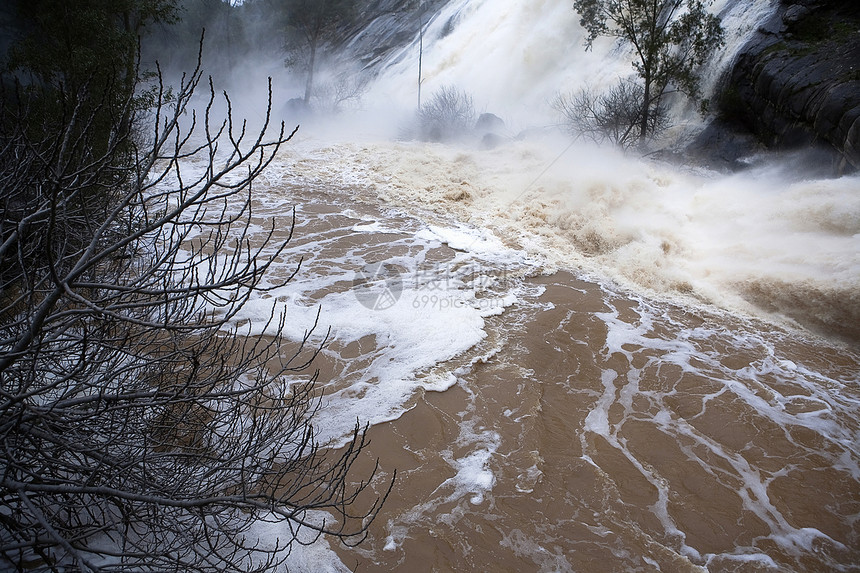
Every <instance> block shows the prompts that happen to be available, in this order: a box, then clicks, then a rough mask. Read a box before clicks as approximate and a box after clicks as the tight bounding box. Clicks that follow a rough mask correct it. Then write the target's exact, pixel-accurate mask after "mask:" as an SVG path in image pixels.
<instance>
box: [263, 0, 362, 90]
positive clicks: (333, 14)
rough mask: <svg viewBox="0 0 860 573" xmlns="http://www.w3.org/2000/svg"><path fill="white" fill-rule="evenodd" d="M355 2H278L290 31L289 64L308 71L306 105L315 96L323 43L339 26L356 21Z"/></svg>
mask: <svg viewBox="0 0 860 573" xmlns="http://www.w3.org/2000/svg"><path fill="white" fill-rule="evenodd" d="M355 4H356V0H282V1H281V2H279V5H280V9H281V10H282V11H283V12H282V13H283V15H284V16H283V17H284V22H285V25H286V28H287V47H288V49H289V50H290V52H291V58H290V59H289V60H288V63H291V64H295V65H299V66H301V67H302V68H303V69H304V71H305V77H306V81H305V95H304V102H305V105H308V104H309V103H310V101H311V97H312V96H313V90H314V71H315V67H316V64H317V59H318V57H319V50H320V49H321V48H322V46H323V44H324V43H325V42H326V41H328V40H331V39H332V36H333V35H334V34H335V33H336V31H337V30H338V28H339V27H342V26H345V25H346V24H348V23H349V21H350V20H351V19H352V18H353V16H354V14H355V12H354V10H355Z"/></svg>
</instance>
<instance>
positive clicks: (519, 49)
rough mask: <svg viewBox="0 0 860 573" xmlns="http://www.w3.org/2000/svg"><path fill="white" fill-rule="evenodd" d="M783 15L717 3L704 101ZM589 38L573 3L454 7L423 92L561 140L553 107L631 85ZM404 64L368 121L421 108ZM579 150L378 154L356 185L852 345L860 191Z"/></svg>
mask: <svg viewBox="0 0 860 573" xmlns="http://www.w3.org/2000/svg"><path fill="white" fill-rule="evenodd" d="M777 4H778V3H777V2H776V1H775V0H757V1H755V2H740V1H735V0H722V1H720V2H716V3H714V5H713V6H712V9H713V10H714V12H715V13H718V14H719V15H720V16H721V17H722V18H723V22H724V27H725V28H726V45H725V47H724V48H722V49H720V50H719V51H717V52H716V53H715V55H714V57H713V58H712V61H711V62H710V63H709V64H708V65H707V66H706V67H705V69H704V70H703V71H702V79H703V88H704V90H705V95H706V96H707V95H711V94H709V93H708V91H709V90H710V91H713V90H714V89H716V86H717V82H718V80H719V78H720V76H721V74H722V73H723V72H724V70H725V69H726V67H727V66H728V65H730V64H731V62H732V61H733V59H734V58H735V57H736V56H737V52H738V51H739V50H740V49H741V47H742V46H743V44H744V43H745V42H746V41H747V40H748V39H749V37H750V35H751V34H753V33H755V32H756V29H757V27H758V25H759V24H760V23H761V22H762V21H763V20H764V19H766V18H768V17H770V16H771V14H772V12H773V10H774V8H775V7H776V5H777ZM583 38H584V32H583V30H582V28H581V27H580V25H579V24H578V16H577V14H576V13H575V12H574V11H573V9H572V7H571V5H570V3H569V2H567V1H565V0H541V1H538V2H534V1H526V0H504V1H499V0H494V1H489V0H455V1H452V2H450V3H449V4H448V5H447V6H446V7H445V8H444V9H443V10H442V11H441V12H440V14H439V15H438V16H437V17H436V18H435V19H434V20H433V21H432V22H431V23H430V24H429V26H428V29H427V32H426V34H425V43H424V46H425V47H424V55H423V60H424V64H423V67H424V84H423V91H424V93H432V92H433V90H434V89H438V88H440V87H442V86H446V85H452V86H455V87H457V88H458V89H462V90H465V91H466V92H468V93H471V94H472V95H473V98H474V102H475V106H476V108H477V109H478V111H488V112H493V113H496V114H497V115H500V116H501V117H502V118H503V119H504V120H505V121H506V122H507V125H508V135H510V136H513V135H515V134H516V133H518V132H520V130H522V129H525V128H528V127H534V126H547V125H551V124H553V123H556V122H557V121H558V118H557V117H555V116H554V115H553V111H552V106H551V105H550V102H551V100H552V98H553V97H554V95H555V94H558V93H559V92H565V91H570V90H574V89H576V88H578V87H581V86H584V85H589V86H592V87H595V88H600V87H601V86H605V85H608V84H610V83H613V82H615V81H617V79H618V78H619V77H625V76H629V75H630V74H631V73H632V67H631V65H630V62H631V61H632V56H631V54H630V48H629V47H628V46H625V45H623V44H621V43H618V42H615V41H613V40H611V39H607V38H599V39H598V40H597V41H596V42H595V43H594V46H593V49H592V50H591V51H586V50H585V49H584V45H583ZM405 50H406V52H404V53H401V54H398V55H396V56H395V57H394V58H392V63H391V64H390V65H388V66H387V67H386V68H385V69H384V70H383V72H382V73H381V75H380V77H379V79H378V80H377V81H376V83H375V84H374V86H373V88H372V89H371V92H370V94H369V95H368V98H367V101H368V105H369V106H370V107H373V106H375V105H378V104H382V105H384V106H385V107H386V108H387V109H391V108H396V107H397V106H400V107H401V108H404V107H405V108H408V107H409V106H410V105H411V106H414V101H415V99H414V96H415V92H416V90H417V86H416V82H417V46H416V45H413V46H410V47H408V48H406V49H405ZM410 53H411V56H409V54H410ZM674 111H675V113H676V114H677V115H676V117H675V118H674V120H675V122H676V123H677V124H678V125H679V126H681V127H679V128H678V129H676V130H675V132H674V136H675V137H676V138H677V137H678V136H679V135H680V134H681V133H683V132H684V131H685V128H689V129H686V131H688V132H689V131H690V130H691V129H693V130H694V129H696V128H700V127H701V126H702V124H703V123H702V122H703V118H702V117H701V116H700V115H699V114H698V113H697V112H696V111H694V110H693V109H692V106H676V108H675V110H674ZM666 143H671V142H666ZM568 145H569V143H568V141H566V140H562V139H552V138H545V139H543V140H541V141H535V140H528V141H525V142H520V141H517V142H513V141H512V142H510V143H509V144H508V145H507V146H503V147H501V148H499V149H495V150H493V151H481V150H478V149H476V148H469V147H468V146H467V147H460V148H457V149H456V150H455V151H452V150H451V149H445V148H443V147H433V146H428V147H415V146H407V147H403V146H393V147H392V146H377V147H374V148H364V149H363V150H359V151H357V154H358V157H356V158H354V159H358V160H359V162H358V163H357V164H356V163H354V162H352V163H351V166H350V167H348V168H347V170H348V171H349V170H352V169H354V168H356V166H362V165H364V166H366V165H374V167H373V168H372V169H369V170H365V167H359V169H360V170H362V171H364V174H363V176H365V175H366V176H367V181H368V182H370V183H372V184H374V185H376V186H377V188H378V189H379V192H380V194H381V195H383V196H384V197H385V198H386V200H391V201H394V202H398V203H400V204H402V205H404V206H405V205H408V204H410V203H413V204H423V203H426V202H427V199H428V197H430V196H431V195H432V193H428V190H429V189H428V186H427V185H426V184H422V182H420V181H418V179H422V178H424V179H429V180H430V181H432V186H433V188H434V189H435V190H436V195H435V198H436V202H435V203H434V204H433V205H432V207H431V208H434V209H436V210H438V211H439V212H451V211H457V212H458V213H459V214H460V216H461V217H466V218H467V219H468V218H472V219H476V220H480V221H481V224H484V225H489V226H493V227H495V228H497V229H508V234H509V235H511V236H513V235H516V236H518V237H520V238H522V237H523V236H525V237H529V236H535V237H540V240H534V241H531V242H530V244H531V246H532V251H533V252H534V253H539V254H540V256H542V257H545V258H547V259H548V260H550V261H551V263H552V265H553V266H555V267H565V266H567V267H570V266H572V267H573V268H583V267H584V268H587V269H589V270H591V271H594V272H597V273H598V274H601V275H605V276H608V277H610V278H612V279H614V280H616V281H620V282H622V283H625V284H628V285H631V286H633V287H634V288H645V289H649V290H650V291H651V292H656V293H658V294H661V295H665V294H668V295H670V296H676V295H679V294H680V295H691V296H692V297H694V298H696V299H698V300H704V301H706V302H710V303H716V304H718V305H720V306H723V307H728V308H732V309H734V310H741V311H743V312H754V313H758V314H760V315H761V314H765V315H769V316H771V317H778V316H780V315H788V316H789V317H790V319H791V320H798V321H800V322H801V323H803V324H805V325H807V326H812V327H813V328H816V329H819V330H823V331H825V332H826V331H831V330H832V331H833V332H835V333H836V334H838V335H844V334H846V332H844V331H843V330H844V329H842V328H841V327H840V326H839V325H838V324H835V323H839V322H840V321H843V322H844V321H845V320H846V319H847V322H851V321H853V320H856V319H858V318H860V313H858V310H857V307H858V304H857V300H858V296H860V295H858V292H860V255H858V253H860V198H858V197H860V195H858V194H857V193H856V190H857V189H858V188H860V178H858V177H856V176H854V177H845V178H842V179H840V180H833V181H827V180H815V179H809V178H807V177H806V176H805V174H804V173H802V172H798V170H797V169H796V165H795V164H794V163H795V162H796V159H797V158H795V157H792V158H789V159H788V160H787V161H786V160H783V161H782V162H781V163H780V160H775V159H774V160H769V161H760V162H758V166H757V167H756V168H754V169H750V170H749V171H747V172H745V173H739V174H735V175H731V176H724V175H718V174H715V173H709V172H707V171H705V170H696V169H695V167H694V166H689V168H688V169H679V168H676V167H672V166H669V165H666V164H660V163H654V162H650V161H647V160H642V159H639V158H636V157H631V156H623V155H620V154H617V153H615V152H613V151H611V150H595V149H592V148H588V147H586V146H573V147H572V148H568ZM331 160H332V161H335V162H336V161H337V157H332V158H331ZM464 183H466V184H468V185H471V186H472V187H474V188H476V189H481V190H482V191H481V192H480V193H473V194H472V196H471V197H470V199H469V201H468V204H466V203H464V202H462V201H460V202H456V201H455V202H452V201H450V200H448V199H446V197H451V196H455V195H456V194H457V193H456V192H457V191H458V190H462V185H463V184H464ZM392 187H393V188H395V189H396V192H392V191H390V189H391V188H392ZM501 232H504V231H501ZM512 243H514V244H513V246H516V247H523V246H524V245H523V244H522V241H517V240H513V241H512ZM848 330H852V329H851V328H850V327H849V328H848ZM847 334H848V335H849V336H854V335H856V333H853V332H848V333H847Z"/></svg>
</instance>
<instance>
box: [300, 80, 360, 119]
mask: <svg viewBox="0 0 860 573" xmlns="http://www.w3.org/2000/svg"><path fill="white" fill-rule="evenodd" d="M366 91H367V79H366V78H362V77H359V76H356V75H348V74H340V75H338V76H336V77H334V78H332V79H330V80H327V81H323V82H319V83H318V84H317V85H316V86H315V87H314V92H313V100H314V108H315V109H316V110H317V111H322V112H326V113H338V112H340V111H342V110H343V108H344V107H348V106H353V107H356V106H358V105H359V104H360V103H361V98H362V96H364V93H365V92H366Z"/></svg>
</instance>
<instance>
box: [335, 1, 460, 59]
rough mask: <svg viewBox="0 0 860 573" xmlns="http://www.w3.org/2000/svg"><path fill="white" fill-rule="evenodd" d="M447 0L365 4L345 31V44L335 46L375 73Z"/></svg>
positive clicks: (414, 35)
mask: <svg viewBox="0 0 860 573" xmlns="http://www.w3.org/2000/svg"><path fill="white" fill-rule="evenodd" d="M447 3H448V0H423V2H421V3H420V4H419V3H417V2H413V1H411V0H370V1H369V2H366V3H365V5H364V6H363V7H362V10H361V12H360V13H359V15H358V18H357V19H356V22H355V23H354V24H353V26H352V29H351V30H348V31H346V33H345V38H346V41H344V42H343V43H342V44H340V45H337V46H335V48H336V49H337V50H338V51H340V52H342V53H343V54H345V55H346V56H348V57H349V58H350V59H355V60H357V61H358V62H360V63H361V67H362V68H364V69H365V70H368V71H372V72H373V73H376V72H378V71H379V66H380V64H382V63H384V62H386V61H388V59H389V58H390V56H391V55H392V54H394V53H395V52H397V51H398V50H403V48H404V47H406V46H408V45H409V44H410V43H411V42H413V41H414V40H415V38H416V37H417V36H418V31H419V26H420V25H423V26H424V29H425V30H426V27H427V25H428V23H429V22H430V21H431V20H433V19H434V18H436V17H437V16H438V14H439V11H440V10H441V9H442V8H443V7H444V6H445V4H447Z"/></svg>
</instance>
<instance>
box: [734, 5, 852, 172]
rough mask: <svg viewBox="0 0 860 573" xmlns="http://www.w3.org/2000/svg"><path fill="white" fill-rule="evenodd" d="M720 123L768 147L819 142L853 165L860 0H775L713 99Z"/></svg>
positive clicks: (840, 162)
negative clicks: (738, 128)
mask: <svg viewBox="0 0 860 573" xmlns="http://www.w3.org/2000/svg"><path fill="white" fill-rule="evenodd" d="M720 111H721V115H722V117H723V120H724V121H727V122H731V123H735V124H740V125H742V126H744V127H745V128H747V129H749V130H750V131H752V132H753V133H755V134H756V135H757V136H758V138H759V140H760V141H761V142H762V143H763V144H764V145H766V146H767V147H769V148H774V149H780V150H785V149H796V148H799V147H805V146H810V145H811V146H820V147H826V148H829V149H830V150H831V154H832V157H833V163H834V165H833V168H834V170H835V171H837V172H840V173H841V172H845V171H850V170H855V169H860V2H855V1H853V0H852V1H849V2H841V1H830V2H824V1H820V0H819V1H817V2H813V1H808V0H807V1H805V2H803V1H797V0H795V1H793V2H785V1H784V2H783V3H782V4H781V6H780V9H779V10H777V11H776V13H775V14H774V15H773V17H772V19H771V20H770V21H768V22H765V23H763V24H762V26H761V27H760V28H759V32H758V34H757V36H756V37H755V38H754V39H753V40H752V41H751V42H750V43H749V44H748V45H747V46H746V47H745V48H744V50H743V51H742V53H741V55H740V57H739V58H738V60H737V61H736V63H735V65H734V67H733V69H732V70H731V74H730V77H729V78H728V81H727V83H726V86H725V87H724V88H723V91H722V95H721V97H720Z"/></svg>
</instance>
